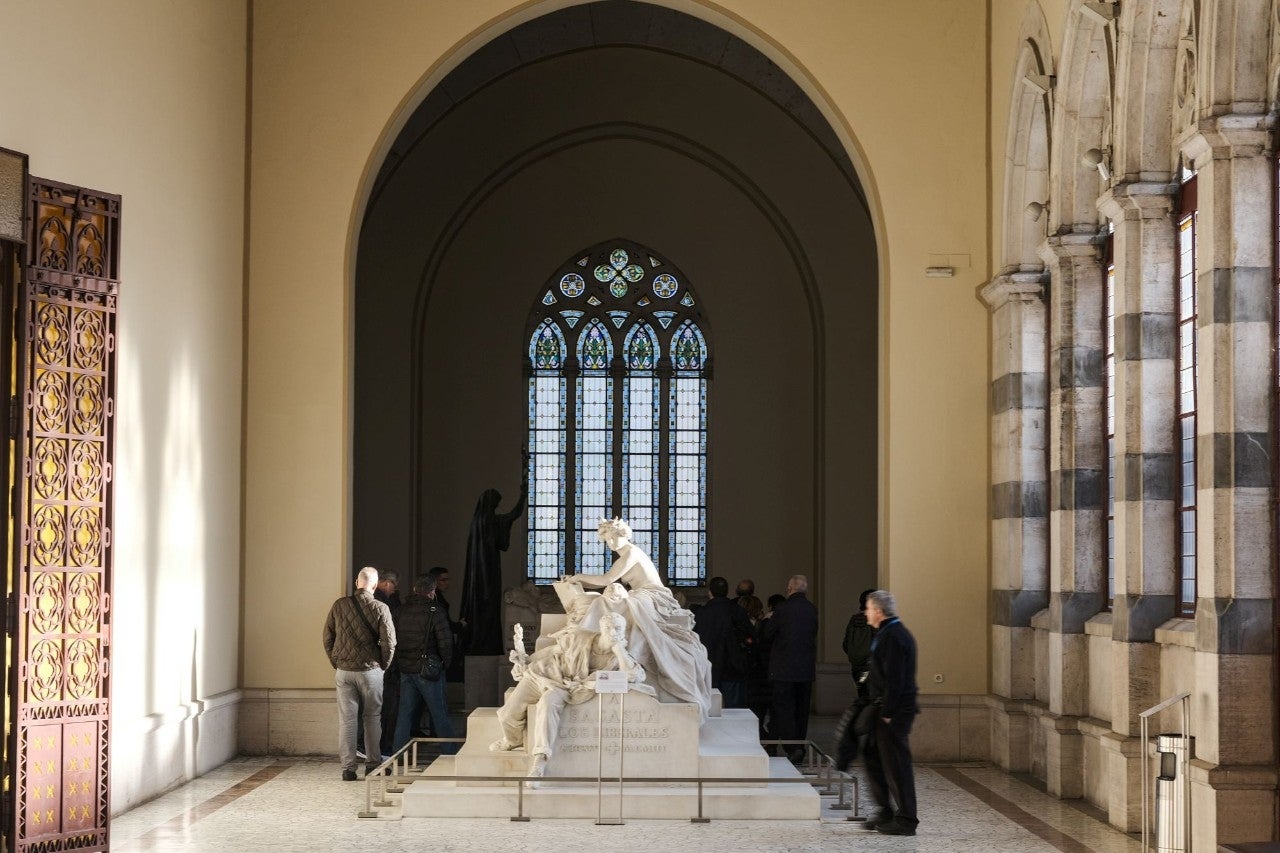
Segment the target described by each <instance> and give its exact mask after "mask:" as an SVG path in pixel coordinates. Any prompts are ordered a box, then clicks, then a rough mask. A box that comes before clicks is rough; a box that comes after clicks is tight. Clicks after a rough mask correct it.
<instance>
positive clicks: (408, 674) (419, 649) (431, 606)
mask: <svg viewBox="0 0 1280 853" xmlns="http://www.w3.org/2000/svg"><path fill="white" fill-rule="evenodd" d="M396 635H397V636H398V637H399V638H400V657H399V660H400V710H399V714H398V715H397V718H396V736H395V741H394V744H393V751H399V750H400V749H401V748H402V747H403V746H404V745H405V744H406V743H408V742H409V734H410V732H411V731H412V730H413V724H414V722H415V721H416V720H417V718H418V715H419V714H420V713H422V706H423V705H424V704H425V705H426V708H427V712H428V713H429V714H430V715H431V727H432V730H433V731H434V732H435V733H436V737H453V736H454V733H453V723H452V722H450V720H449V702H448V698H447V696H446V695H445V688H446V681H445V678H444V671H445V670H446V669H447V668H448V667H449V661H450V660H451V659H452V657H453V633H452V632H451V631H450V630H449V615H448V611H447V610H445V609H444V608H443V607H442V606H441V605H440V603H439V602H438V601H436V579H435V577H433V576H432V575H426V576H425V577H421V578H418V579H417V580H416V581H414V583H413V594H412V595H410V596H409V598H408V600H406V601H405V602H404V604H402V605H401V606H400V610H399V611H398V612H397V613H396ZM457 751H458V745H457V744H454V743H447V744H443V745H442V746H441V752H443V753H444V754H445V755H452V754H453V753H455V752H457Z"/></svg>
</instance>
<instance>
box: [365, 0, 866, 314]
mask: <svg viewBox="0 0 1280 853" xmlns="http://www.w3.org/2000/svg"><path fill="white" fill-rule="evenodd" d="M644 1H645V2H646V3H649V4H651V5H655V6H662V7H664V8H668V9H672V10H675V11H679V12H684V13H685V14H688V15H690V16H692V17H695V18H699V19H701V20H703V21H705V22H707V23H709V24H711V25H713V26H715V27H717V28H719V29H722V30H725V31H726V32H728V33H730V34H731V35H734V36H737V37H738V38H740V39H742V40H743V41H744V42H746V43H747V44H748V45H750V46H751V47H753V48H755V49H756V50H757V51H759V52H760V53H761V54H763V55H764V56H765V57H766V58H767V59H769V60H770V61H771V62H773V63H774V64H775V65H777V66H778V67H779V68H780V69H782V71H783V72H784V73H785V74H786V75H787V76H788V77H789V78H790V80H791V81H792V82H794V83H795V84H796V85H797V86H799V87H800V89H801V90H802V91H803V92H804V94H805V95H806V96H807V97H808V98H809V100H810V102H811V103H812V104H813V105H814V107H815V108H816V109H817V110H818V111H819V112H820V113H821V114H822V117H823V118H825V119H826V121H827V123H828V124H829V125H830V127H831V130H832V131H833V132H834V134H835V135H836V137H837V139H838V140H839V143H840V145H841V146H842V147H843V149H844V152H845V154H846V155H847V156H848V158H849V161H850V163H851V164H852V167H853V171H854V173H855V175H856V176H857V179H858V181H859V183H860V185H861V188H862V192H863V196H864V198H865V199H866V202H867V208H868V214H869V218H870V220H871V225H872V230H873V232H874V235H875V240H876V254H877V261H878V264H879V267H880V288H881V289H882V290H883V288H884V287H885V283H886V282H887V281H888V275H887V270H888V247H887V242H886V236H885V228H884V214H883V206H882V205H881V203H880V200H879V192H878V190H877V187H876V182H875V175H874V173H873V172H872V170H871V168H870V164H869V162H868V160H867V157H866V154H865V152H864V150H863V148H862V145H861V143H860V142H859V141H858V139H857V137H856V135H855V134H854V132H853V129H852V126H851V125H850V123H849V121H848V120H847V119H846V118H845V116H844V114H843V113H842V112H841V111H840V109H839V108H838V107H837V106H836V105H835V103H834V102H833V100H832V99H831V97H830V96H829V95H828V94H827V92H826V90H825V89H824V88H823V86H822V85H821V83H820V82H819V81H818V79H817V77H816V76H815V75H814V74H813V73H811V72H810V71H809V70H808V68H807V67H806V66H805V65H804V64H803V63H802V62H800V61H799V60H798V59H797V58H796V57H795V56H794V55H793V54H792V53H791V52H790V51H788V50H787V49H786V48H785V47H783V46H782V45H781V44H780V43H778V42H777V41H775V40H774V39H773V38H772V37H771V36H769V35H768V34H767V33H765V32H764V30H762V29H761V28H760V27H758V26H755V25H754V24H752V23H751V22H750V21H748V20H747V19H746V18H743V17H741V16H739V15H736V14H733V13H730V12H728V11H726V10H724V9H722V8H721V7H719V6H715V5H712V4H711V3H710V2H709V0H644ZM592 2H596V0H577V2H568V3H566V2H564V0H535V2H530V3H527V4H524V5H520V6H518V7H516V8H513V9H509V10H507V11H506V12H503V13H501V14H499V15H496V16H494V17H493V18H491V19H489V20H488V21H486V22H485V23H483V24H481V25H480V26H478V27H476V28H475V29H474V30H472V31H471V33H469V34H468V35H467V36H466V37H464V38H463V39H461V40H459V41H458V42H457V43H456V44H455V45H454V46H453V47H452V48H450V49H449V50H447V51H445V52H444V53H443V54H441V56H439V57H438V58H437V59H436V61H435V62H434V63H433V64H432V65H431V66H430V67H429V68H428V69H427V70H426V71H425V72H424V73H423V74H422V76H421V77H419V78H418V80H417V81H416V82H415V83H414V84H413V85H412V86H411V87H410V88H409V90H408V92H407V93H406V94H405V96H404V98H402V99H401V101H400V104H399V105H398V106H397V108H396V110H395V111H394V112H393V113H392V114H391V115H390V116H389V117H388V119H387V122H386V124H384V125H383V128H382V131H381V133H380V134H379V136H378V141H377V143H376V144H375V145H374V147H373V149H371V151H370V152H369V156H368V158H367V159H366V161H365V165H364V169H363V172H362V173H361V177H360V183H359V186H358V187H357V189H356V193H355V196H354V198H353V204H352V208H351V214H350V218H349V224H348V230H347V250H346V259H345V267H346V291H347V294H348V295H347V301H348V302H350V300H351V294H352V292H353V290H354V286H355V266H356V258H357V255H358V249H359V238H360V224H361V222H362V221H363V219H364V213H365V210H366V209H367V207H368V204H369V201H370V199H371V197H372V195H373V190H374V186H375V183H376V180H377V177H378V173H379V170H380V168H381V165H382V163H383V161H384V160H385V159H386V158H387V156H388V154H389V153H390V151H391V147H392V145H393V143H394V142H395V140H396V138H397V136H398V135H399V134H400V132H401V131H402V130H403V129H404V127H405V125H406V124H407V123H408V121H409V119H410V117H411V116H412V115H413V113H414V112H415V110H417V108H418V107H419V105H421V104H422V102H423V101H424V100H425V99H426V98H427V96H428V95H429V94H430V93H431V91H432V90H433V89H435V88H436V87H437V86H439V85H440V84H441V83H442V82H443V81H444V80H445V78H446V77H448V75H449V74H450V73H451V72H452V71H453V70H454V69H455V68H457V67H458V66H459V65H461V64H462V63H463V62H464V61H466V59H467V58H468V57H470V56H471V55H473V54H475V53H476V52H477V51H478V50H480V49H481V48H483V47H484V46H485V45H486V44H488V43H489V42H490V41H492V40H493V39H495V38H498V37H499V36H502V35H504V34H506V33H508V32H510V31H511V30H514V29H515V28H516V27H519V26H520V25H522V24H525V23H527V22H529V21H532V20H535V19H536V18H539V17H542V16H543V15H546V14H550V13H552V12H555V11H558V10H560V9H563V8H566V7H568V6H576V5H587V4H589V3H592ZM882 297H883V294H882ZM348 313H350V312H348Z"/></svg>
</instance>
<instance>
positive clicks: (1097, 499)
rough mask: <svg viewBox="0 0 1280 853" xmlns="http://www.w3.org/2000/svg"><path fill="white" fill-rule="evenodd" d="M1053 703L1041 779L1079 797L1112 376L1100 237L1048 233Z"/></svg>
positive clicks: (1044, 720) (1101, 551)
mask: <svg viewBox="0 0 1280 853" xmlns="http://www.w3.org/2000/svg"><path fill="white" fill-rule="evenodd" d="M1041 255H1042V257H1043V258H1044V260H1045V265H1046V269H1047V270H1048V271H1049V275H1050V280H1049V316H1050V323H1049V330H1050V331H1049V334H1050V341H1049V398H1048V400H1049V408H1048V411H1049V530H1050V533H1049V601H1048V605H1049V631H1048V638H1047V640H1048V643H1047V645H1048V655H1047V661H1046V663H1047V666H1048V671H1047V673H1044V674H1047V676H1048V682H1049V684H1048V688H1049V689H1048V704H1049V711H1050V712H1051V715H1048V716H1044V717H1041V719H1040V724H1041V727H1042V736H1043V738H1044V741H1045V754H1046V761H1045V782H1046V785H1047V786H1048V790H1049V792H1050V793H1052V794H1055V795H1057V796H1060V797H1080V796H1082V795H1083V793H1084V791H1083V781H1084V767H1083V761H1084V756H1083V744H1082V742H1081V735H1080V730H1079V729H1078V728H1077V727H1076V726H1075V725H1074V724H1072V720H1071V719H1064V718H1074V717H1078V716H1084V715H1087V713H1088V695H1089V690H1088V687H1089V684H1088V678H1089V644H1088V637H1086V635H1085V633H1084V624H1085V622H1086V621H1088V619H1089V618H1090V617H1092V616H1094V615H1096V614H1097V613H1098V612H1099V611H1100V610H1101V609H1102V608H1103V607H1104V605H1105V594H1104V592H1103V590H1104V588H1105V584H1106V547H1105V536H1106V529H1105V524H1106V508H1105V506H1104V502H1105V500H1106V488H1105V480H1106V447H1105V440H1104V431H1105V430H1104V424H1103V421H1102V418H1103V414H1104V411H1105V402H1106V401H1105V397H1106V387H1105V383H1106V378H1105V375H1104V371H1103V360H1104V357H1105V339H1104V332H1103V310H1104V306H1103V296H1104V291H1103V287H1104V272H1103V269H1102V264H1101V259H1100V253H1099V251H1098V244H1097V238H1096V236H1095V235H1094V234H1090V233H1081V234H1071V233H1068V234H1063V235H1060V236H1053V237H1050V238H1049V239H1048V240H1047V241H1046V242H1045V243H1044V244H1043V245H1042V247H1041Z"/></svg>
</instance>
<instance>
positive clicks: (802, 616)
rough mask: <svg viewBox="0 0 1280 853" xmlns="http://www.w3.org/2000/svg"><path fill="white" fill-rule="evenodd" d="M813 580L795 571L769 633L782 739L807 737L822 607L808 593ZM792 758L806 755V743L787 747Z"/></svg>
mask: <svg viewBox="0 0 1280 853" xmlns="http://www.w3.org/2000/svg"><path fill="white" fill-rule="evenodd" d="M808 590H809V581H808V579H807V578H806V577H805V576H804V575H792V576H791V580H789V581H787V600H786V601H784V602H783V603H782V604H780V605H778V607H777V608H775V609H774V611H773V615H772V616H770V617H769V619H768V620H767V621H768V625H767V627H766V628H765V631H766V632H767V633H768V641H769V643H770V650H769V682H770V685H771V686H772V688H773V707H772V710H771V712H770V733H771V734H772V735H773V736H774V737H775V738H777V739H778V740H805V738H806V737H807V736H808V734H809V703H810V700H811V697H812V696H813V679H814V676H815V670H816V665H817V651H818V649H817V639H818V608H816V607H814V606H813V602H811V601H810V600H809V597H808ZM784 750H785V751H786V753H787V754H788V756H789V757H790V758H791V760H792V761H795V762H799V761H802V760H803V759H804V752H805V751H804V747H802V746H799V745H795V744H792V745H790V746H786V747H784Z"/></svg>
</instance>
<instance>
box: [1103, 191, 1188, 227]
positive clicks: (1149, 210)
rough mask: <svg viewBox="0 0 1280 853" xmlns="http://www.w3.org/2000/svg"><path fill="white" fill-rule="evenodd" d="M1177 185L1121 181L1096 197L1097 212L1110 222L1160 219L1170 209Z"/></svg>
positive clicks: (1166, 214)
mask: <svg viewBox="0 0 1280 853" xmlns="http://www.w3.org/2000/svg"><path fill="white" fill-rule="evenodd" d="M1177 189H1178V187H1177V185H1176V184H1166V183H1157V182H1155V181H1124V182H1121V183H1118V184H1116V185H1115V186H1113V187H1111V188H1110V189H1109V190H1107V191H1106V192H1105V193H1103V194H1102V195H1101V196H1099V197H1098V210H1101V211H1102V212H1103V214H1105V215H1106V216H1107V217H1108V218H1110V219H1111V220H1112V221H1116V222H1118V221H1120V220H1124V219H1160V218H1161V217H1164V216H1168V215H1169V212H1170V211H1171V210H1173V202H1174V193H1175V192H1176V191H1177Z"/></svg>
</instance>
